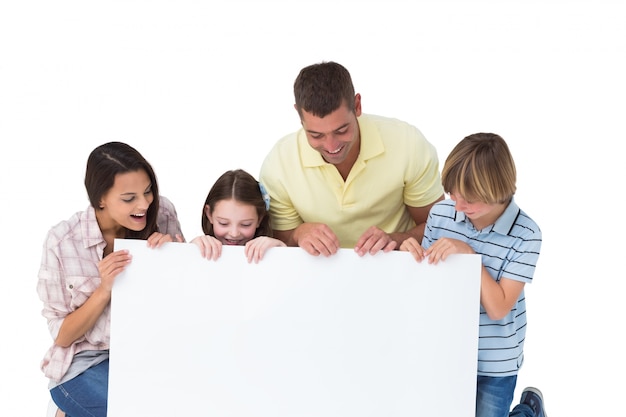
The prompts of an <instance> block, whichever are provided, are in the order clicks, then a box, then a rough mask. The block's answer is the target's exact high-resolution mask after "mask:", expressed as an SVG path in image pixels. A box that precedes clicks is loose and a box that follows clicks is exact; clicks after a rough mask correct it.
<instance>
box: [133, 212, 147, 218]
mask: <svg viewBox="0 0 626 417" xmlns="http://www.w3.org/2000/svg"><path fill="white" fill-rule="evenodd" d="M145 215H146V213H140V214H133V216H135V217H143V216H145Z"/></svg>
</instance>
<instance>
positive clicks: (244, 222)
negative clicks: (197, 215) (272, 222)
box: [204, 199, 262, 245]
mask: <svg viewBox="0 0 626 417" xmlns="http://www.w3.org/2000/svg"><path fill="white" fill-rule="evenodd" d="M204 213H205V214H206V216H207V218H208V219H209V221H210V222H211V224H212V225H213V233H214V234H215V238H216V239H217V240H219V241H220V242H222V244H223V245H245V244H246V242H248V241H249V240H252V239H253V238H254V233H255V232H256V229H257V228H258V227H259V224H261V220H262V219H259V216H258V215H257V213H256V208H255V207H254V206H253V205H251V204H245V203H241V202H239V201H235V200H232V199H231V200H221V201H218V202H217V203H216V204H215V207H214V208H213V213H211V209H210V207H209V206H208V205H207V206H205V207H204Z"/></svg>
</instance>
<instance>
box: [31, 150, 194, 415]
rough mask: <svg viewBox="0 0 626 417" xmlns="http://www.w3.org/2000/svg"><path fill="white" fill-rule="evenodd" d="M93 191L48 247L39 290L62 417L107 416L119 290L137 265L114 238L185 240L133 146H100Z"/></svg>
mask: <svg viewBox="0 0 626 417" xmlns="http://www.w3.org/2000/svg"><path fill="white" fill-rule="evenodd" d="M85 187H86V189H87V194H88V197H89V201H90V203H91V205H90V206H89V207H87V209H86V210H85V211H82V212H78V213H76V214H74V215H73V216H72V217H71V218H70V219H69V220H67V221H62V222H60V223H59V224H57V225H56V226H54V227H53V228H52V229H51V230H50V231H49V232H48V236H47V238H46V240H45V243H44V248H43V256H42V260H41V266H40V269H39V280H38V284H37V292H38V294H39V298H40V299H41V301H42V302H43V310H42V314H43V316H44V317H45V318H46V319H47V321H48V328H49V330H50V333H51V335H52V338H53V340H54V343H53V344H52V346H51V347H50V349H49V350H48V351H47V353H46V354H45V356H44V359H43V361H42V363H41V369H42V371H43V372H44V374H45V375H46V376H47V377H48V378H49V379H50V383H49V388H50V394H51V396H52V399H53V400H54V402H55V403H56V405H57V406H58V407H59V410H60V411H59V412H57V415H59V414H60V413H61V412H65V415H67V416H68V417H70V416H71V417H81V416H90V417H91V416H98V417H106V414H107V396H108V378H109V336H110V333H109V330H110V301H111V289H112V287H113V283H114V281H115V278H116V277H117V275H118V274H119V273H120V272H122V271H123V270H124V268H125V267H126V265H128V264H129V263H130V262H131V255H130V254H129V253H128V251H126V250H120V251H114V250H113V249H114V248H113V243H114V239H116V238H129V239H145V240H147V244H148V246H150V247H153V248H156V247H159V246H161V245H162V244H163V243H164V242H171V241H172V240H173V238H175V239H177V240H178V241H183V237H182V232H181V229H180V224H179V222H178V218H177V215H176V210H175V209H174V206H173V205H172V203H171V202H170V201H169V200H167V199H166V198H165V197H160V196H159V188H158V185H157V180H156V176H155V174H154V171H153V170H152V167H151V166H150V164H149V163H148V162H147V161H146V160H145V159H144V158H143V156H141V154H140V153H139V152H137V150H135V149H134V148H132V147H131V146H129V145H127V144H125V143H120V142H110V143H106V144H104V145H101V146H99V147H97V148H96V149H94V150H93V151H92V152H91V154H90V155H89V159H88V160H87V169H86V173H85ZM61 415H62V414H61Z"/></svg>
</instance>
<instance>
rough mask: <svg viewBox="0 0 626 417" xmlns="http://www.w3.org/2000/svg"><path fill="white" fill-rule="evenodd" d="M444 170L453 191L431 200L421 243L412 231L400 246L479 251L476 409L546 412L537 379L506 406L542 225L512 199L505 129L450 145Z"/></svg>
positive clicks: (415, 251) (416, 251)
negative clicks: (518, 399)
mask: <svg viewBox="0 0 626 417" xmlns="http://www.w3.org/2000/svg"><path fill="white" fill-rule="evenodd" d="M441 177H442V183H443V188H444V190H445V192H446V193H448V194H449V195H450V199H448V200H444V201H441V202H438V203H437V204H435V205H434V206H433V208H432V210H431V211H430V214H429V216H428V220H427V223H426V229H425V231H424V238H423V240H422V245H420V244H419V243H418V241H417V240H416V239H415V238H408V239H406V240H405V241H404V242H403V243H402V244H401V246H400V250H405V251H408V252H410V253H411V254H412V255H413V256H414V257H415V259H416V260H417V261H422V259H425V258H426V259H427V260H428V262H429V263H437V262H439V261H445V259H446V258H447V257H448V255H451V254H458V253H465V254H474V253H476V254H480V255H481V257H482V272H481V288H480V304H481V308H480V330H479V342H478V380H477V392H476V416H477V417H496V416H534V417H545V411H544V410H543V398H542V395H541V392H540V391H539V390H537V389H536V388H532V387H530V388H527V389H525V390H524V392H523V394H522V401H521V403H520V404H518V405H516V406H515V408H514V409H513V410H512V411H511V413H510V414H509V409H510V406H511V402H512V400H513V394H514V391H515V384H516V382H517V372H518V370H519V368H520V367H521V365H522V362H523V358H524V353H523V348H524V340H525V335H526V301H525V300H526V299H525V296H524V285H525V284H526V283H530V282H532V278H533V274H534V272H535V265H536V263H537V259H538V257H539V252H540V249H541V231H540V229H539V227H538V226H537V224H536V223H535V222H534V221H533V220H532V219H531V218H530V217H528V215H527V214H526V213H525V212H523V211H522V210H521V209H520V208H519V207H518V206H517V204H516V203H515V201H514V199H513V195H514V194H515V191H516V185H515V182H516V170H515V164H514V162H513V157H512V155H511V153H510V151H509V148H508V146H507V144H506V142H505V141H504V140H503V139H502V138H501V137H500V136H498V135H496V134H493V133H477V134H473V135H470V136H468V137H466V138H464V139H463V140H462V141H461V142H459V143H458V144H457V145H456V147H455V148H454V149H453V150H452V152H451V153H450V155H449V156H448V158H447V159H446V162H445V165H444V167H443V170H442V173H441Z"/></svg>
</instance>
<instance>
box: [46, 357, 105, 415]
mask: <svg viewBox="0 0 626 417" xmlns="http://www.w3.org/2000/svg"><path fill="white" fill-rule="evenodd" d="M108 393H109V360H108V359H107V360H105V361H104V362H101V363H99V364H97V365H96V366H92V367H91V368H89V369H87V370H86V371H85V372H83V373H82V374H80V375H78V376H76V377H75V378H72V379H70V380H69V381H67V382H64V383H63V384H61V385H58V386H56V387H54V388H52V389H51V390H50V395H51V396H52V400H53V401H54V402H55V403H56V405H57V406H58V407H59V408H60V409H61V410H63V411H65V415H66V417H106V415H107V397H108Z"/></svg>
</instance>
